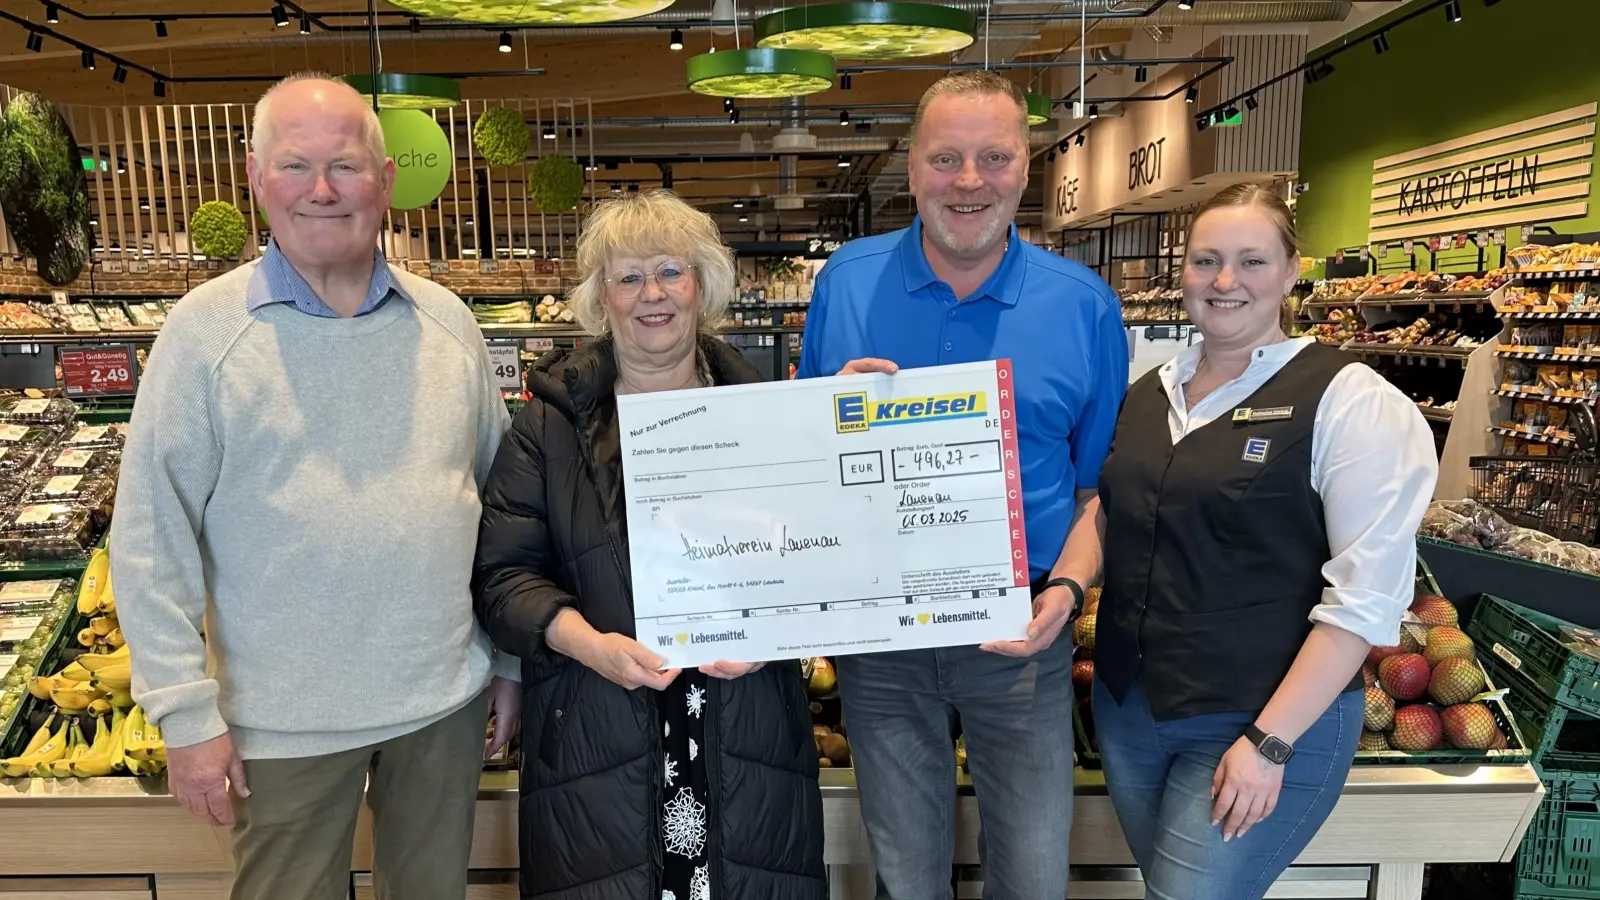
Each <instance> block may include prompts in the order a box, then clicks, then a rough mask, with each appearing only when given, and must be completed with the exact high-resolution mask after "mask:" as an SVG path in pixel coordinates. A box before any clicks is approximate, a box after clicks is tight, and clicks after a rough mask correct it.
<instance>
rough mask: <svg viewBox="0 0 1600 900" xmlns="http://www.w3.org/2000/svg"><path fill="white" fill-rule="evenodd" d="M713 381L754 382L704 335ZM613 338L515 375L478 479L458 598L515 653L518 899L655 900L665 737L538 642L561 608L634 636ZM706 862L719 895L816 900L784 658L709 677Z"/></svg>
mask: <svg viewBox="0 0 1600 900" xmlns="http://www.w3.org/2000/svg"><path fill="white" fill-rule="evenodd" d="M701 345H702V352H703V353H704V354H705V355H706V360H707V362H708V364H709V368H710V371H711V375H712V378H713V381H714V383H716V384H744V383H749V382H754V381H759V380H760V378H759V376H758V375H757V373H756V371H755V368H754V367H753V366H751V365H750V364H749V363H748V362H746V361H745V360H744V357H743V356H741V355H740V354H739V352H738V351H737V350H735V349H733V348H731V347H728V346H727V345H726V344H724V343H722V342H721V341H718V340H714V339H710V338H705V339H702V342H701ZM616 371H617V370H616V361H615V356H614V354H613V352H612V346H611V343H610V341H607V340H601V341H596V342H594V343H591V344H588V345H586V346H585V347H583V348H581V349H579V350H575V351H570V352H569V351H555V352H552V353H550V354H546V356H545V357H544V358H542V359H540V360H539V362H538V363H537V364H536V365H535V367H534V369H533V371H530V372H529V376H528V383H529V389H530V391H531V392H532V393H533V400H532V401H531V402H530V403H529V404H528V405H527V407H526V408H524V409H523V410H522V412H521V413H519V414H518V415H517V418H516V421H515V422H514V423H513V424H512V427H511V431H510V432H508V433H507V435H506V437H505V441H504V442H503V443H502V445H501V448H500V453H499V456H498V457H497V458H496V459H495V463H494V468H493V470H492V471H491V472H490V474H489V481H488V485H487V487H486V488H485V491H484V504H483V505H484V511H483V524H482V527H481V529H480V532H479V537H478V559H477V563H476V566H475V569H474V574H473V595H474V597H475V603H476V607H477V612H478V618H479V620H480V621H481V622H482V623H483V625H484V627H485V628H486V629H488V632H489V634H490V635H491V636H492V637H493V638H494V642H495V644H496V645H497V646H499V647H500V649H501V650H504V651H506V652H509V653H512V654H515V655H516V656H519V657H521V659H522V679H523V695H522V748H523V761H522V781H521V785H522V796H521V806H520V832H521V833H520V844H521V858H522V896H523V897H524V898H535V897H536V898H541V900H554V898H559V900H661V887H660V885H659V883H658V881H659V873H660V870H661V854H662V849H661V834H660V826H659V821H660V810H661V806H662V801H663V799H664V798H663V796H662V793H663V790H664V786H663V772H662V768H663V762H664V758H665V748H664V742H663V740H662V738H661V733H662V730H661V725H660V722H659V714H658V712H657V709H658V707H657V704H656V702H655V698H654V696H653V693H652V692H651V691H650V690H649V689H648V688H645V689H639V690H634V691H626V690H623V689H622V688H620V687H618V686H617V685H615V684H613V683H611V682H610V681H607V680H606V679H604V678H602V677H601V676H600V675H599V674H597V673H595V672H593V671H592V670H590V669H588V668H586V667H584V666H583V665H582V664H580V663H578V662H576V661H574V660H571V659H569V658H567V657H565V656H562V655H560V654H558V653H556V652H554V651H552V650H551V649H549V648H548V647H547V646H546V645H545V642H544V631H545V627H546V626H547V625H549V623H550V620H551V619H552V618H554V616H555V614H556V613H557V612H558V611H559V610H560V609H561V608H563V607H567V606H571V607H575V608H576V609H577V610H578V611H579V612H581V613H582V614H583V617H584V619H586V620H587V621H588V622H589V624H590V625H592V626H594V628H595V629H596V630H598V631H601V632H620V633H622V634H626V635H629V636H630V637H631V636H632V635H633V633H634V623H633V600H632V593H631V580H630V578H629V572H630V569H629V562H628V532H627V526H626V522H625V520H624V510H625V507H626V504H625V502H624V500H623V497H622V472H621V443H620V434H619V431H618V428H617V405H616V395H615V391H614V388H613V385H614V384H615V382H616ZM708 680H709V681H710V682H711V687H710V690H709V692H708V696H707V709H708V710H715V711H716V715H714V716H707V718H706V745H707V746H706V748H705V749H706V754H707V756H706V759H707V771H708V775H709V780H710V791H711V794H710V803H709V804H708V806H709V813H710V819H711V821H710V834H709V836H708V856H709V857H710V874H711V888H712V896H714V897H716V898H718V900H822V898H824V897H826V896H827V881H826V879H827V876H826V872H825V870H824V867H823V863H822V841H823V837H822V797H821V794H820V792H819V790H818V786H817V755H816V752H815V751H816V748H815V746H814V744H813V741H812V737H811V720H810V714H809V711H808V703H807V700H806V695H805V687H804V684H803V683H802V681H801V675H800V668H799V665H798V663H771V664H768V665H767V666H766V667H765V668H764V669H762V670H761V671H759V672H756V673H753V674H751V675H748V676H745V677H743V678H738V679H735V680H732V681H723V680H721V679H716V678H712V679H708Z"/></svg>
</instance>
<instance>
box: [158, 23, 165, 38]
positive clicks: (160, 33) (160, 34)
mask: <svg viewBox="0 0 1600 900" xmlns="http://www.w3.org/2000/svg"><path fill="white" fill-rule="evenodd" d="M166 36H167V23H166V22H165V21H163V20H161V19H157V20H156V37H158V38H164V37H166Z"/></svg>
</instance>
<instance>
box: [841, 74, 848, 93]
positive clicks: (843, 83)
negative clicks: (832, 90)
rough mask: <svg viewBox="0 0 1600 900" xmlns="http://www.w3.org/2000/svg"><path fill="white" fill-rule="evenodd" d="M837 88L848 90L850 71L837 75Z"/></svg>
mask: <svg viewBox="0 0 1600 900" xmlns="http://www.w3.org/2000/svg"><path fill="white" fill-rule="evenodd" d="M839 90H841V91H848V90H850V73H849V72H846V73H844V74H843V75H840V76H839Z"/></svg>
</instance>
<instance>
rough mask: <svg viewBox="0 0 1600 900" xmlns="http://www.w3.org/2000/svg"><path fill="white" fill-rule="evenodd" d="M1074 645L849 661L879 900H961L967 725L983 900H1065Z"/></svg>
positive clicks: (847, 705)
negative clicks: (1028, 653) (960, 754)
mask: <svg viewBox="0 0 1600 900" xmlns="http://www.w3.org/2000/svg"><path fill="white" fill-rule="evenodd" d="M1071 645H1072V641H1071V638H1070V637H1069V636H1068V635H1065V634H1063V635H1062V636H1061V637H1060V638H1059V639H1058V640H1057V641H1056V642H1055V644H1054V645H1053V646H1052V647H1050V648H1049V649H1048V650H1045V651H1043V652H1041V653H1039V654H1037V655H1035V656H1034V657H1032V658H1031V659H1014V658H1011V657H1007V656H1000V655H998V654H994V653H986V652H984V651H982V650H979V649H978V648H977V647H951V648H946V649H941V650H908V651H901V652H896V653H879V654H871V655H864V656H841V657H839V658H838V659H837V660H835V664H836V665H837V667H838V669H839V687H840V690H841V691H842V694H843V701H844V725H845V730H846V733H847V734H848V735H849V737H850V748H851V755H852V757H853V758H854V761H855V767H856V783H857V785H858V788H859V792H860V798H861V816H862V819H863V821H864V823H865V825H866V829H867V838H868V840H869V841H870V843H871V845H872V857H873V864H874V867H875V868H876V869H877V875H878V893H877V895H878V898H879V900H939V898H949V897H951V896H952V893H953V892H952V887H951V882H952V879H951V865H952V857H953V854H954V850H955V800H956V768H955V749H954V744H953V740H952V738H951V732H952V729H953V726H954V724H955V722H956V720H957V717H959V719H960V723H961V728H962V731H963V732H964V733H965V735H966V739H967V765H968V769H969V770H970V771H971V773H972V783H973V788H974V790H975V791H976V793H977V795H978V817H979V823H980V829H979V836H978V853H979V857H980V860H979V861H980V864H981V865H982V867H983V896H984V898H985V900H1061V898H1063V897H1065V896H1066V894H1067V840H1068V836H1069V833H1070V832H1071V829H1072V704H1073V695H1072V678H1071V669H1072V655H1071V654H1072V646H1071Z"/></svg>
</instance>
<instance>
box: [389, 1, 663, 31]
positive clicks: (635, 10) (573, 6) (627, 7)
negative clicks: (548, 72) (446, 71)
mask: <svg viewBox="0 0 1600 900" xmlns="http://www.w3.org/2000/svg"><path fill="white" fill-rule="evenodd" d="M393 5H395V6H398V7H400V8H401V9H403V10H405V11H406V12H409V13H415V14H417V15H419V16H426V17H428V18H430V19H458V20H461V21H464V22H478V23H481V24H486V25H592V24H594V23H597V22H617V21H620V20H622V19H633V18H637V17H639V16H644V15H648V14H650V13H654V12H660V11H661V10H663V9H666V8H667V7H668V6H671V5H672V0H627V2H624V3H613V2H611V0H395V2H394V4H393Z"/></svg>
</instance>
